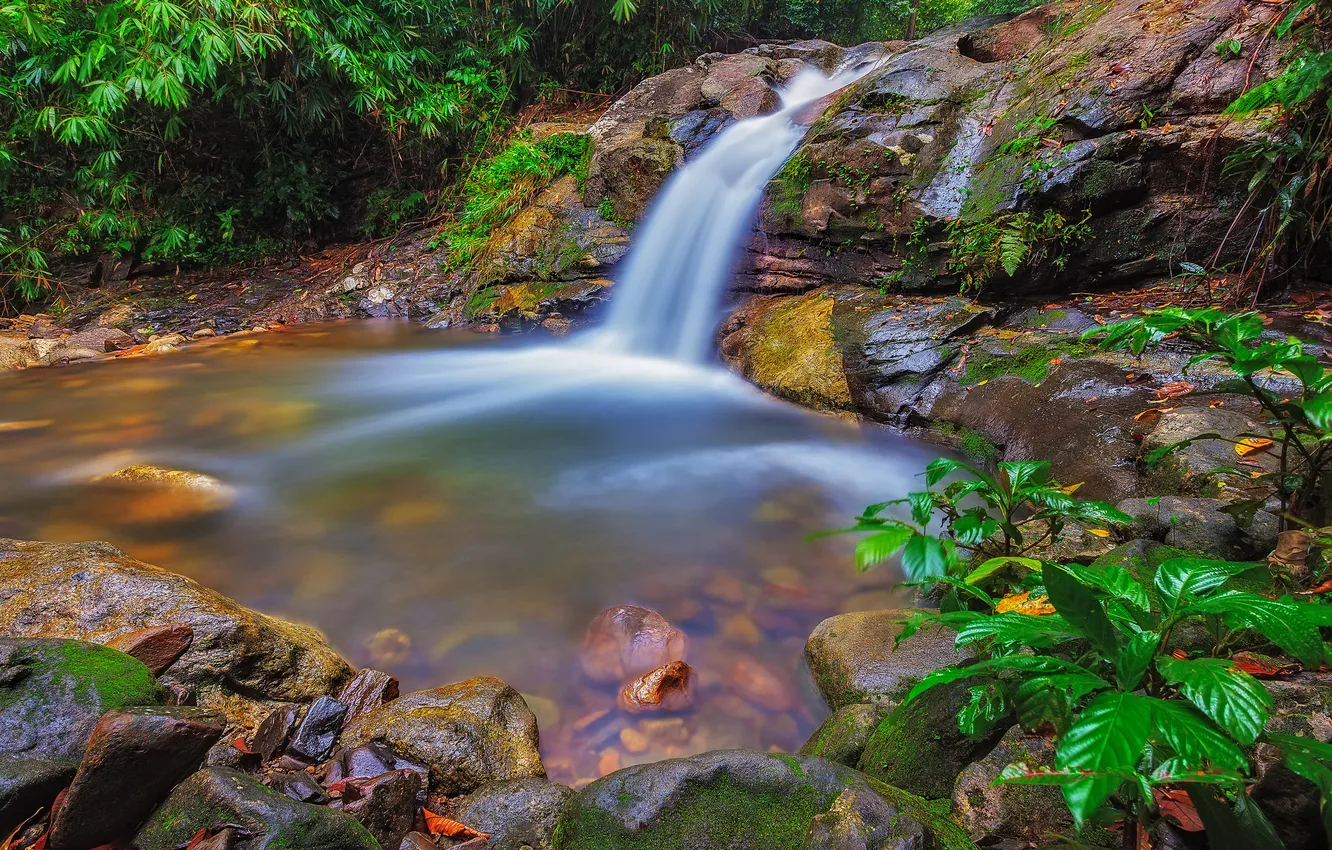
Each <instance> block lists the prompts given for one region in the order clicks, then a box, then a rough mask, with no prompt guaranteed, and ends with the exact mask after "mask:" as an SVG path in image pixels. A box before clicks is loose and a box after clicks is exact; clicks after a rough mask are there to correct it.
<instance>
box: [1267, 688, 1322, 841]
mask: <svg viewBox="0 0 1332 850" xmlns="http://www.w3.org/2000/svg"><path fill="white" fill-rule="evenodd" d="M1263 686H1264V687H1265V688H1267V691H1268V693H1270V694H1271V695H1272V714H1271V717H1270V718H1269V719H1268V721H1267V729H1268V731H1271V732H1281V733H1284V734H1287V735H1299V736H1301V737H1307V738H1311V739H1314V740H1318V741H1327V740H1332V675H1329V674H1326V673H1300V674H1298V675H1295V676H1291V677H1289V678H1286V679H1276V680H1269V681H1264V682H1263ZM1254 763H1255V765H1256V770H1255V775H1256V776H1257V779H1258V782H1257V784H1255V785H1254V786H1253V789H1252V792H1251V793H1252V797H1253V800H1254V802H1256V803H1257V804H1258V805H1259V807H1261V808H1262V810H1263V813H1264V814H1266V815H1267V818H1268V820H1270V821H1271V822H1272V825H1273V826H1274V827H1276V830H1277V834H1278V835H1279V836H1280V837H1281V840H1282V842H1283V843H1284V844H1285V846H1286V848H1287V850H1316V848H1317V850H1322V848H1325V847H1327V846H1328V839H1329V837H1328V835H1327V833H1326V831H1325V829H1324V822H1323V819H1322V818H1321V817H1320V811H1321V809H1320V808H1319V806H1320V802H1319V800H1320V797H1319V793H1318V789H1317V787H1316V786H1315V785H1314V784H1313V783H1312V782H1309V781H1308V780H1307V779H1304V778H1303V777H1301V776H1298V775H1297V774H1295V773H1294V772H1292V771H1291V770H1290V768H1288V767H1286V764H1285V759H1284V758H1283V757H1282V756H1281V754H1280V753H1279V752H1278V751H1277V749H1276V748H1275V747H1273V746H1272V745H1271V744H1259V745H1258V746H1257V748H1256V750H1255V753H1254Z"/></svg>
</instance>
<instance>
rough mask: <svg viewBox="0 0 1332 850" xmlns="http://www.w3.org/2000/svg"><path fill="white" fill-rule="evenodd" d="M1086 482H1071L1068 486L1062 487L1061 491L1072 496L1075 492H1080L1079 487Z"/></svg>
mask: <svg viewBox="0 0 1332 850" xmlns="http://www.w3.org/2000/svg"><path fill="white" fill-rule="evenodd" d="M1085 483H1086V482H1084V481H1079V482H1078V483H1077V484H1070V485H1068V486H1067V487H1060V488H1059V492H1060V493H1063V494H1064V495H1065V496H1072V495H1073V494H1074V493H1076V492H1078V488H1079V487H1081V486H1082V485H1083V484H1085Z"/></svg>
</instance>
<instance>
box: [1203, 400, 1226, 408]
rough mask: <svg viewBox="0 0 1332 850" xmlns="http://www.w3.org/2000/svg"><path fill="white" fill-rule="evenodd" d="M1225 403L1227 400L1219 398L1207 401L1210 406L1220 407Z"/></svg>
mask: <svg viewBox="0 0 1332 850" xmlns="http://www.w3.org/2000/svg"><path fill="white" fill-rule="evenodd" d="M1223 404H1225V402H1224V401H1223V400H1221V399H1219V398H1214V399H1212V400H1211V401H1209V402H1207V406H1208V407H1220V406H1221V405H1223Z"/></svg>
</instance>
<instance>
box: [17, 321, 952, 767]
mask: <svg viewBox="0 0 1332 850" xmlns="http://www.w3.org/2000/svg"><path fill="white" fill-rule="evenodd" d="M16 422H17V423H22V424H20V425H14V424H12V423H16ZM5 423H10V424H8V425H6V424H5ZM932 456H933V454H932V453H931V452H930V451H929V450H928V449H922V448H921V447H918V446H915V445H913V444H911V443H909V442H907V441H905V440H903V439H901V438H900V437H897V436H895V435H892V434H890V433H887V432H883V431H880V430H878V429H871V428H862V427H861V426H857V425H856V424H854V423H849V422H846V421H843V420H840V419H837V418H833V417H827V416H820V415H816V414H812V413H809V412H806V411H803V410H800V409H798V408H795V407H792V406H790V405H787V404H784V403H781V402H779V401H776V400H773V399H771V398H769V397H767V396H765V395H763V394H761V393H759V392H758V391H756V390H754V389H753V388H751V387H750V386H748V385H747V384H745V383H743V382H741V381H739V380H738V379H736V378H734V377H733V376H731V375H729V374H728V373H726V372H724V371H722V370H720V369H717V368H711V367H708V368H703V367H693V366H685V365H680V364H676V363H669V362H665V361H660V360H655V359H647V358H637V357H631V356H624V355H615V354H611V353H609V352H607V351H605V350H602V349H599V348H597V347H595V346H590V345H577V344H565V345H558V346H557V345H554V344H552V345H547V346H540V345H537V346H533V345H531V344H530V343H529V344H527V345H526V346H523V347H520V346H516V345H514V344H513V343H512V342H511V341H505V340H501V339H495V338H491V337H487V336H478V335H473V334H466V333H459V332H430V331H424V330H421V329H419V328H412V327H409V326H406V325H403V324H397V323H376V322H363V323H350V324H338V325H322V326H304V327H301V328H297V329H292V330H285V331H281V332H275V333H265V334H258V335H253V336H245V337H231V338H227V339H221V340H217V341H211V342H206V343H200V344H196V345H192V346H190V347H188V348H187V349H185V350H184V351H182V352H180V353H176V354H171V355H164V356H158V357H139V358H126V359H123V360H117V361H111V362H101V363H90V364H86V365H76V366H71V367H68V368H62V369H46V370H31V371H27V372H19V373H12V374H5V375H0V480H3V481H4V482H5V485H6V486H5V487H4V488H3V490H0V536H11V537H23V538H34V539H42V540H51V541H80V540H93V539H95V540H107V541H110V542H112V543H113V544H115V545H117V546H119V547H121V548H122V549H124V550H125V551H127V552H128V553H130V554H131V555H133V556H135V557H137V558H140V559H142V560H145V561H148V562H151V563H154V564H157V565H159V566H162V567H164V568H167V569H170V570H173V571H176V572H180V573H184V574H186V575H189V576H191V577H193V578H196V579H198V580H199V581H200V582H202V583H204V584H206V585H208V586H210V587H213V588H215V589H217V590H218V591H220V592H222V593H224V594H226V595H228V596H231V597H233V598H235V599H237V600H239V601H240V602H241V603H243V604H245V605H248V606H251V607H253V608H257V609H260V610H263V611H267V612H271V613H274V614H279V615H282V616H286V617H290V618H292V619H296V620H300V621H304V622H309V623H312V624H314V625H316V626H318V627H319V628H321V629H322V630H323V631H324V632H325V633H326V634H328V636H329V638H330V640H331V641H332V643H333V644H334V645H335V646H336V647H337V648H338V649H339V650H340V651H341V652H343V653H344V654H345V655H346V656H347V657H348V658H349V659H351V660H352V661H353V662H354V663H356V664H359V665H365V666H374V667H377V668H379V669H383V670H386V671H388V672H391V673H393V674H395V675H397V676H398V677H400V678H401V680H402V683H403V688H404V691H406V690H412V689H418V688H425V687H433V686H436V685H440V684H445V683H448V682H453V681H458V680H460V679H463V678H466V677H469V676H473V675H479V674H490V675H496V676H499V677H501V678H503V679H504V680H505V681H507V682H509V683H510V684H511V685H513V686H514V687H516V688H518V689H519V690H520V691H522V692H523V694H524V695H525V696H526V697H527V698H528V702H529V704H530V705H531V706H532V708H533V710H534V711H535V712H536V714H537V716H538V719H539V721H540V725H541V734H542V750H543V755H544V757H545V759H546V764H547V767H548V769H549V772H550V774H551V776H552V778H554V779H556V780H559V781H563V782H567V783H574V784H578V783H582V782H586V781H589V780H591V779H593V778H595V777H597V776H599V775H601V774H603V773H605V772H608V771H610V770H613V769H616V768H618V767H621V766H625V765H629V764H634V763H638V762H646V761H651V760H655V759H660V758H665V757H671V756H678V755H684V754H688V753H692V752H700V751H704V750H709V749H717V748H723V747H757V748H761V749H768V748H777V749H783V750H793V749H795V748H797V747H799V745H800V744H801V742H802V741H803V740H804V739H805V737H806V736H807V735H808V734H809V732H810V731H812V729H813V728H814V727H815V726H816V725H817V723H818V722H820V721H821V720H822V718H823V717H824V716H826V713H827V712H826V708H825V707H824V706H823V703H822V700H821V699H820V698H819V696H818V694H817V693H816V692H815V690H814V688H813V686H812V684H811V683H810V681H809V676H808V673H807V671H806V670H805V669H804V668H803V661H802V647H803V644H804V640H805V637H806V636H807V635H808V633H809V631H810V630H811V629H812V628H813V626H814V625H816V624H817V623H818V622H819V621H820V620H821V619H823V618H824V617H827V616H829V615H831V614H834V613H837V612H839V611H848V610H863V609H869V608H876V607H885V606H888V605H892V604H894V603H896V602H900V599H899V598H898V595H897V592H895V591H894V590H893V583H894V581H896V580H897V575H896V573H895V572H894V571H893V570H891V569H883V570H879V571H875V572H871V573H869V574H866V575H861V576H858V575H856V574H855V572H854V570H853V567H852V562H851V558H850V550H851V545H852V541H851V540H849V539H845V538H834V539H824V540H819V541H816V542H807V540H806V536H807V535H808V534H809V533H810V532H812V531H816V530H819V529H824V528H828V527H833V526H837V525H842V524H845V520H846V519H847V518H848V517H849V516H851V515H853V514H854V513H855V512H856V511H858V510H859V509H860V508H861V507H862V506H863V505H865V504H867V503H868V502H871V501H878V500H881V499H887V498H894V497H897V496H900V495H902V494H903V493H904V492H905V491H906V489H907V488H909V487H910V486H912V484H913V479H914V477H915V476H916V475H918V474H919V472H920V471H921V470H922V469H923V467H924V464H925V463H926V462H927V460H928V459H929V458H930V457H932ZM130 463H154V464H158V465H163V466H170V467H175V468H183V469H190V470H197V471H200V472H205V473H208V474H210V475H213V476H216V477H217V478H220V479H222V480H223V481H225V482H227V483H228V484H230V485H232V486H233V487H234V488H235V491H236V493H237V499H236V500H235V503H234V504H233V505H232V506H231V507H230V508H229V509H227V510H226V511H223V512H221V513H219V514H216V515H211V516H209V517H207V518H204V519H198V518H195V519H188V520H183V521H172V520H170V519H169V518H166V519H164V516H163V513H162V511H161V506H160V505H156V504H151V503H148V504H145V503H144V502H143V501H142V500H136V499H135V498H133V496H132V495H130V494H127V493H126V492H125V491H124V490H122V489H117V488H109V487H107V486H106V485H104V484H98V483H96V482H95V480H94V479H96V477H97V476H98V475H100V474H103V473H106V472H110V471H113V470H115V469H118V468H121V467H123V466H125V465H127V464H130ZM620 604H637V605H644V606H647V607H650V608H654V609H656V610H658V611H660V612H661V613H662V614H663V615H664V616H665V617H666V618H667V619H668V620H670V621H671V622H672V623H673V624H675V625H676V626H678V627H679V628H681V629H683V630H684V631H685V632H686V633H687V635H688V637H689V656H688V661H689V663H690V664H691V665H692V666H693V667H694V668H695V670H696V673H697V675H696V681H695V685H696V694H695V703H694V707H693V708H692V709H691V710H689V711H687V712H684V713H681V714H670V715H667V714H655V715H654V714H639V715H627V714H623V713H622V712H620V711H618V710H617V709H616V707H615V696H616V687H615V686H613V685H600V684H596V683H593V682H590V681H588V680H586V679H585V678H584V677H583V675H582V673H581V671H580V667H579V664H578V652H579V646H580V643H581V640H582V637H583V634H584V631H585V629H586V627H587V624H588V622H589V621H590V620H591V619H592V618H593V617H595V616H596V615H597V614H598V613H599V612H600V611H602V610H603V609H605V608H607V607H609V606H613V605H620ZM626 730H628V731H626Z"/></svg>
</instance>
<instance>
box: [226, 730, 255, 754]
mask: <svg viewBox="0 0 1332 850" xmlns="http://www.w3.org/2000/svg"><path fill="white" fill-rule="evenodd" d="M231 746H232V747H233V748H235V749H236V750H238V751H240V752H242V753H245V754H246V755H247V756H252V755H254V750H252V749H250V745H249V744H247V743H246V742H245V736H244V735H240V736H238V737H237V738H236V740H234V741H232V742H231Z"/></svg>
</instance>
